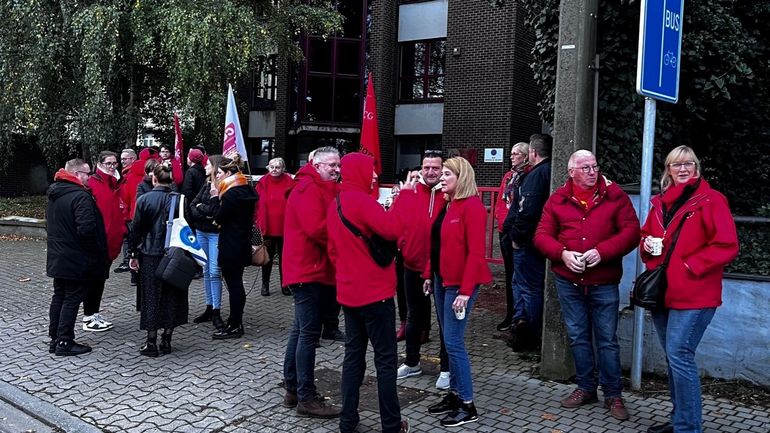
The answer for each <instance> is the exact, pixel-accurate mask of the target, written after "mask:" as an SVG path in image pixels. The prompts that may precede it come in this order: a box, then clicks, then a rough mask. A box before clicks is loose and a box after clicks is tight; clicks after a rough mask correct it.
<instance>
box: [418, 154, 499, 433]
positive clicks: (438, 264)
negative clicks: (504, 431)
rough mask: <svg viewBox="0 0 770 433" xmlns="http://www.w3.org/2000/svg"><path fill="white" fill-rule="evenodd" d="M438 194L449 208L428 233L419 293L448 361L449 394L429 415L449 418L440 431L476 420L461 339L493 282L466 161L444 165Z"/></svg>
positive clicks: (481, 213)
mask: <svg viewBox="0 0 770 433" xmlns="http://www.w3.org/2000/svg"><path fill="white" fill-rule="evenodd" d="M441 191H442V192H444V195H445V198H446V199H447V201H448V202H449V203H448V204H447V206H446V208H445V210H444V211H443V212H441V214H440V215H439V216H438V218H437V219H436V221H435V222H434V223H433V226H432V228H431V252H430V261H429V263H428V268H427V269H426V272H425V274H423V277H425V278H426V280H425V284H424V286H423V289H424V290H425V292H426V293H428V292H430V291H433V292H434V295H435V302H436V315H437V316H438V320H439V325H440V327H441V329H442V331H443V334H444V343H445V344H446V350H447V354H448V355H449V371H450V384H449V393H448V394H447V395H446V396H445V397H444V398H443V399H442V400H441V402H439V403H437V404H434V405H432V406H430V407H429V408H428V412H429V413H431V414H434V415H438V414H447V416H446V417H445V418H444V419H442V420H441V425H443V426H445V427H455V426H460V425H463V424H466V423H469V422H473V421H476V420H478V418H479V417H478V413H477V411H476V407H475V406H474V404H473V379H472V378H471V363H470V359H469V357H468V351H467V349H466V348H465V341H464V339H465V329H466V326H467V324H468V319H469V317H470V313H471V310H472V308H473V304H474V302H475V300H476V297H477V296H478V293H479V285H480V284H484V283H489V282H490V281H492V273H491V272H490V271H489V266H488V265H487V261H486V259H485V258H484V246H485V240H484V234H485V232H486V222H487V211H486V208H485V207H484V204H483V203H482V202H481V198H480V197H479V193H478V188H477V187H476V175H475V173H474V171H473V167H471V165H470V163H469V162H468V161H467V160H466V159H465V158H462V157H459V156H456V157H454V158H450V159H448V160H446V161H445V162H444V166H443V168H442V170H441Z"/></svg>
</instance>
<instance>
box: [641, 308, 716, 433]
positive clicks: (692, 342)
mask: <svg viewBox="0 0 770 433" xmlns="http://www.w3.org/2000/svg"><path fill="white" fill-rule="evenodd" d="M715 312H716V308H703V309H698V310H661V311H653V312H652V322H653V323H654V324H655V331H656V332H657V333H658V339H660V345H661V346H663V350H664V351H665V352H666V360H667V361H668V386H669V388H670V390H671V402H672V403H673V405H674V409H673V411H672V413H671V422H672V424H673V425H674V431H675V432H676V433H700V432H702V431H703V421H702V413H701V412H702V411H703V408H702V402H701V389H700V376H699V375H698V366H697V365H696V364H695V350H696V349H697V348H698V344H700V340H701V338H703V333H704V332H706V328H707V327H708V326H709V323H711V319H713V318H714V313H715Z"/></svg>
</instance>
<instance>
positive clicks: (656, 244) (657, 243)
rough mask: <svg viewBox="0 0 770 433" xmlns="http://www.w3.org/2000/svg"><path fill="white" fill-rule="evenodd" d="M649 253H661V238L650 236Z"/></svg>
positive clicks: (657, 254)
mask: <svg viewBox="0 0 770 433" xmlns="http://www.w3.org/2000/svg"><path fill="white" fill-rule="evenodd" d="M650 254H652V255H653V256H659V255H661V254H663V238H655V237H650Z"/></svg>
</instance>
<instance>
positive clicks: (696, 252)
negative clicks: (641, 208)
mask: <svg viewBox="0 0 770 433" xmlns="http://www.w3.org/2000/svg"><path fill="white" fill-rule="evenodd" d="M691 182H697V179H693V180H692V181H691ZM691 182H688V184H689V183H691ZM685 185H687V184H684V185H677V186H672V187H670V188H669V189H668V190H666V192H664V193H663V194H662V195H656V196H655V197H653V198H652V199H651V200H650V213H649V214H648V215H647V221H645V222H644V226H643V227H642V231H641V239H642V240H641V242H640V244H639V251H640V254H641V257H642V261H643V262H644V263H645V264H646V265H647V269H652V268H654V267H656V266H658V265H659V264H660V263H661V262H662V261H663V259H664V258H665V257H666V252H667V251H668V247H669V242H667V241H668V240H669V239H668V237H667V236H670V235H671V233H667V231H666V229H665V228H664V227H663V211H662V206H661V205H662V204H663V203H666V204H667V205H668V206H669V207H670V206H671V204H672V203H673V202H674V200H676V198H677V197H679V195H680V194H681V193H682V189H683V187H684V186H685ZM682 218H687V220H686V221H685V222H684V225H682V231H681V232H680V233H679V240H678V241H677V243H676V246H675V247H674V251H673V253H672V254H671V260H670V262H669V263H668V268H666V278H667V279H668V289H667V290H666V308H672V309H675V310H687V309H697V308H711V307H718V306H720V305H722V277H723V273H724V267H725V266H726V265H727V264H728V263H730V262H731V261H732V260H733V259H734V258H735V257H737V256H738V249H739V247H738V234H737V233H736V230H735V221H734V220H733V216H732V214H731V213H730V206H729V205H728V203H727V199H726V198H725V196H723V195H722V194H720V193H719V192H717V191H716V190H713V189H711V186H709V184H708V182H706V180H705V179H702V178H701V180H700V184H699V185H698V188H697V189H696V190H695V192H694V193H693V195H692V197H690V199H689V200H687V202H686V203H685V204H684V205H683V206H682V207H681V208H680V209H679V210H678V211H677V212H676V214H675V215H674V217H673V218H672V219H671V221H670V222H669V225H668V229H670V230H671V231H673V230H675V229H676V227H677V226H678V225H679V222H680V221H681V220H682ZM647 236H655V237H659V238H663V254H661V255H660V256H652V255H650V254H649V253H648V252H646V251H644V248H643V244H644V239H645V238H646V237H647Z"/></svg>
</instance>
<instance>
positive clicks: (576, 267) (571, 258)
mask: <svg viewBox="0 0 770 433" xmlns="http://www.w3.org/2000/svg"><path fill="white" fill-rule="evenodd" d="M561 261H562V262H564V265H565V266H567V269H569V270H570V271H572V272H575V273H576V274H582V273H583V271H585V270H586V263H585V262H584V261H583V254H581V253H579V252H577V251H570V250H564V251H562V252H561Z"/></svg>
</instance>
